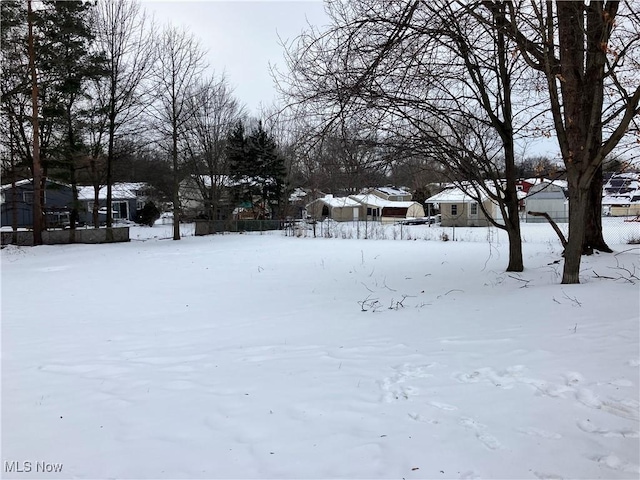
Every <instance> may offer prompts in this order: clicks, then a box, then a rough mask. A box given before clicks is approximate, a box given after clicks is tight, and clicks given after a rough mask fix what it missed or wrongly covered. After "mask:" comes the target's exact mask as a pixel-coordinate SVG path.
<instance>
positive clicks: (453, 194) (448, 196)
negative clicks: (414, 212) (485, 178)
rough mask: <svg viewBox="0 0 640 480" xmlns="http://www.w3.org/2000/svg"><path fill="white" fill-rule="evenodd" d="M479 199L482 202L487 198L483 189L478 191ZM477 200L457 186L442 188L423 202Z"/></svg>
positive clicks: (467, 201)
mask: <svg viewBox="0 0 640 480" xmlns="http://www.w3.org/2000/svg"><path fill="white" fill-rule="evenodd" d="M479 193H480V199H481V200H482V201H483V202H484V201H485V200H486V199H487V194H486V193H485V192H483V191H480V192H479ZM475 201H477V200H476V199H475V198H472V197H471V196H469V195H468V194H467V192H465V191H464V190H462V189H461V188H458V187H453V188H448V189H446V190H443V191H442V192H440V193H436V194H435V195H433V196H431V197H429V198H427V199H426V200H425V202H424V203H469V202H475Z"/></svg>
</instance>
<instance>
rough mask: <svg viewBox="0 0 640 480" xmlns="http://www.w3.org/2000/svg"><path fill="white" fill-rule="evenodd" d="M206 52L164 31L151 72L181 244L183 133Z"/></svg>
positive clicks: (154, 109) (186, 38) (176, 32)
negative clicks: (168, 164)
mask: <svg viewBox="0 0 640 480" xmlns="http://www.w3.org/2000/svg"><path fill="white" fill-rule="evenodd" d="M204 56H205V52H204V51H203V50H202V48H201V46H200V44H199V43H198V41H197V40H196V39H195V37H193V36H192V35H190V34H188V33H187V32H186V31H184V30H179V29H177V28H175V27H172V26H167V27H165V29H164V31H163V32H162V35H161V37H160V40H159V43H158V58H157V62H156V65H155V68H154V71H153V84H154V90H155V92H156V99H155V102H154V103H153V107H152V115H153V116H154V119H155V125H156V127H157V133H158V135H159V142H160V145H161V146H162V148H163V149H164V151H165V152H166V153H167V154H168V155H169V157H170V158H171V163H172V166H173V239H174V240H180V194H179V186H180V167H181V160H182V159H183V157H184V152H185V147H184V140H185V138H186V136H185V135H186V134H185V131H186V129H187V127H188V124H189V122H190V121H191V120H192V119H193V115H194V112H193V111H192V110H191V109H190V108H189V107H190V105H193V97H194V96H195V95H196V92H197V90H196V86H197V82H198V81H199V80H200V75H201V74H202V72H203V71H204V69H205V68H206V64H205V61H204Z"/></svg>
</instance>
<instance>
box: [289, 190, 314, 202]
mask: <svg viewBox="0 0 640 480" xmlns="http://www.w3.org/2000/svg"><path fill="white" fill-rule="evenodd" d="M308 195H309V194H308V193H307V192H306V191H305V190H304V189H303V188H300V187H298V188H296V189H295V190H294V191H293V192H291V195H289V201H290V202H297V201H299V200H302V199H303V198H305V197H307V196H308Z"/></svg>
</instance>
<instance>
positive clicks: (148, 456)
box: [1, 219, 640, 479]
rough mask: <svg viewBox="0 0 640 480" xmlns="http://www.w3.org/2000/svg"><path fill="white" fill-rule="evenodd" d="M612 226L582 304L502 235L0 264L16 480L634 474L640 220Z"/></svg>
mask: <svg viewBox="0 0 640 480" xmlns="http://www.w3.org/2000/svg"><path fill="white" fill-rule="evenodd" d="M606 227H607V231H606V233H607V240H608V241H610V242H612V245H611V246H612V247H613V248H614V249H615V250H616V252H617V253H616V254H615V255H614V254H609V255H594V256H592V257H585V258H584V260H583V274H582V281H583V283H582V284H581V285H571V286H566V285H560V284H559V282H560V276H561V273H562V263H561V256H560V251H561V248H560V245H559V242H558V240H557V238H554V236H553V235H554V234H553V232H552V231H551V228H550V227H549V226H548V225H545V224H533V225H523V229H524V230H523V236H524V238H525V243H524V244H523V247H524V258H525V267H526V270H525V271H524V272H523V273H521V274H506V273H505V272H504V268H505V266H506V263H507V252H508V248H507V247H508V245H507V243H506V241H505V240H504V238H503V237H501V236H500V235H498V233H497V232H495V231H493V230H491V231H488V230H487V229H458V230H456V234H455V236H456V240H458V241H455V242H454V241H448V242H443V241H440V240H438V238H441V236H442V233H443V232H444V229H439V228H438V227H427V226H422V227H410V228H412V230H405V231H404V232H403V238H406V233H407V232H412V236H411V238H414V239H415V240H413V241H407V240H403V241H400V240H396V241H393V240H392V239H391V237H392V236H393V234H388V235H386V237H387V238H389V239H388V240H356V239H351V240H343V239H341V238H330V239H328V238H315V239H314V238H294V237H285V236H283V235H282V233H280V232H272V233H270V234H265V235H260V234H251V235H238V234H230V235H215V236H208V237H193V236H186V237H185V238H183V240H181V241H180V242H173V241H171V240H167V239H166V237H169V236H170V226H169V225H157V226H155V227H154V228H142V227H134V228H132V235H131V236H132V238H133V239H134V240H133V241H132V242H130V243H126V244H113V245H68V246H42V247H36V248H16V247H8V248H5V249H3V250H2V252H1V259H2V312H1V313H2V463H3V465H2V468H3V475H4V478H203V479H204V478H397V479H401V478H406V479H413V478H430V479H445V478H518V479H520V478H522V479H525V478H531V479H536V478H548V479H559V478H567V479H568V478H603V479H612V478H629V479H632V478H638V476H639V474H640V467H639V465H640V458H639V457H640V453H639V452H640V445H639V438H638V437H639V430H640V426H639V405H640V404H639V363H640V351H639V323H640V287H639V285H640V281H638V277H640V249H639V248H638V247H639V246H638V245H629V244H626V243H625V242H626V241H627V240H628V239H629V238H632V237H634V236H635V238H640V231H639V227H640V224H638V223H635V224H629V225H623V226H620V225H618V224H615V225H614V224H613V223H612V222H610V221H609V219H607V223H606ZM406 228H407V227H405V229H406ZM623 228H624V229H626V230H623ZM448 231H450V229H448ZM189 232H192V230H189ZM189 232H187V233H189ZM445 233H446V232H445ZM449 235H450V234H449ZM345 236H347V235H345ZM425 238H429V239H430V241H425ZM56 464H59V465H56ZM26 467H29V469H30V470H31V471H30V472H28V471H26ZM54 467H56V468H57V467H59V468H61V469H62V471H61V472H58V473H53V472H51V473H47V472H46V471H45V472H43V471H42V470H54ZM38 469H39V470H40V471H37V470H38ZM21 472H24V473H21Z"/></svg>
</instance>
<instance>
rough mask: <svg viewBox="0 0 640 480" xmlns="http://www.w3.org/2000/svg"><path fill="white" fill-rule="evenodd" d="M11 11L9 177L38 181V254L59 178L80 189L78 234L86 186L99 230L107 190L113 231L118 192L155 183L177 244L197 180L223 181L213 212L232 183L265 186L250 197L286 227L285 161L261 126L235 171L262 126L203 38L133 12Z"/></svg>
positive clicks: (214, 193)
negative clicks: (46, 204) (47, 191)
mask: <svg viewBox="0 0 640 480" xmlns="http://www.w3.org/2000/svg"><path fill="white" fill-rule="evenodd" d="M0 8H1V11H0V13H1V35H2V37H1V39H0V40H1V53H2V66H3V68H2V75H1V78H0V92H1V95H2V98H1V100H2V101H1V108H2V123H1V128H2V139H1V140H0V141H1V144H0V155H1V159H2V177H3V182H6V181H7V180H8V181H14V182H15V181H16V180H19V179H22V178H33V179H34V196H35V197H36V198H37V199H39V200H38V201H34V216H33V219H34V222H33V223H34V225H33V227H34V240H35V243H36V244H38V243H41V231H42V228H43V224H42V222H41V219H42V209H43V200H44V195H43V192H44V185H45V182H46V179H47V178H54V179H58V180H60V181H64V182H67V183H69V184H70V185H71V187H72V191H73V195H74V201H73V205H72V206H71V228H75V226H76V223H77V220H78V216H79V215H78V208H79V201H78V188H77V187H78V185H93V187H94V191H95V197H94V202H93V205H94V211H93V212H92V213H93V219H94V225H96V226H97V225H98V224H99V222H98V208H99V199H98V192H99V190H100V189H101V188H102V187H105V186H106V188H107V201H106V203H107V219H106V223H107V226H111V225H112V223H113V218H112V207H111V205H112V201H113V192H112V186H113V184H114V183H115V182H116V181H127V180H128V181H146V182H149V183H150V184H152V185H153V186H154V187H155V189H156V191H157V194H158V195H159V196H160V197H161V198H164V199H165V200H166V201H167V202H168V203H170V204H172V208H173V213H174V239H179V238H180V233H179V220H180V214H181V212H180V198H179V188H178V187H179V185H180V182H181V181H182V180H183V179H184V178H186V177H187V176H190V175H194V178H202V177H203V176H208V177H209V179H210V180H211V181H210V182H207V185H205V184H204V183H202V185H201V186H202V194H203V198H205V200H206V203H207V205H208V209H209V210H213V209H215V208H216V206H217V204H218V202H219V200H220V188H216V186H217V187H220V185H219V182H220V181H221V180H220V179H221V178H223V176H227V177H228V176H231V175H233V176H234V177H235V178H236V180H237V181H238V182H240V177H241V176H246V177H247V178H248V177H251V178H253V180H254V181H255V182H257V183H259V184H260V188H259V189H257V188H256V189H254V191H252V192H245V193H246V194H249V193H254V194H255V195H256V196H258V197H259V198H260V202H262V203H265V204H268V205H269V211H271V212H275V213H274V214H275V215H277V214H278V212H279V211H280V210H281V209H280V204H281V203H282V202H283V198H284V195H285V186H286V179H285V177H286V174H287V173H288V170H287V169H286V168H285V167H284V158H283V156H282V152H283V149H282V148H281V146H280V145H279V142H278V140H276V138H275V137H274V136H273V134H272V133H271V132H268V131H266V130H265V128H264V127H263V126H262V123H259V127H258V128H257V131H256V134H255V135H254V134H253V133H251V135H249V136H248V138H247V142H248V145H249V146H250V148H247V149H246V152H244V154H246V158H244V157H242V154H241V153H240V152H237V151H236V152H234V153H233V154H234V160H233V162H230V161H229V155H230V150H229V148H227V144H228V141H229V138H230V137H231V135H232V129H233V128H235V127H236V126H237V125H238V124H240V123H248V122H249V121H250V119H249V118H248V116H247V114H246V112H245V111H244V108H243V107H242V105H241V104H240V102H239V101H238V100H237V99H235V97H234V95H233V90H232V89H231V87H230V86H229V83H228V81H227V79H226V78H225V77H224V76H217V75H215V73H213V74H212V73H211V70H209V69H208V65H207V63H206V61H205V55H206V51H205V50H204V49H203V48H202V46H201V45H200V43H199V41H198V40H197V39H196V38H194V37H193V36H192V35H191V34H189V33H188V32H186V31H185V30H181V29H179V28H176V27H173V26H171V25H167V26H165V27H163V28H161V29H160V28H158V27H157V26H156V25H155V23H154V22H153V20H152V19H151V18H149V17H148V15H147V14H146V13H145V11H144V10H143V9H142V8H141V6H140V4H139V3H138V2H136V1H133V0H110V1H108V2H88V1H81V0H70V1H66V0H65V1H56V0H42V1H38V2H36V1H33V0H28V1H26V2H25V1H24V0H6V1H4V0H3V1H2V2H1V4H0ZM239 165H242V167H241V169H239V168H240V167H239ZM245 183H246V182H245ZM211 184H213V188H211ZM238 196H241V195H240V193H238Z"/></svg>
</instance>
